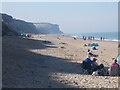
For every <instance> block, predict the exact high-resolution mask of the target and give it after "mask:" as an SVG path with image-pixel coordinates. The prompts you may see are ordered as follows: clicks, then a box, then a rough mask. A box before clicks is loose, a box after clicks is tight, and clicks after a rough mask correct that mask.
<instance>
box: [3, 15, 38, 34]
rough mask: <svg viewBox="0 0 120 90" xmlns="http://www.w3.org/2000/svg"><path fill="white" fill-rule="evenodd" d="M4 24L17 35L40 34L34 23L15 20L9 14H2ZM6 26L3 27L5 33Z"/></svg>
mask: <svg viewBox="0 0 120 90" xmlns="http://www.w3.org/2000/svg"><path fill="white" fill-rule="evenodd" d="M2 22H3V23H4V24H6V26H7V28H9V29H11V30H13V31H15V32H17V33H38V31H37V30H36V27H35V26H34V25H33V24H32V23H29V22H25V21H22V20H17V19H14V18H13V17H12V16H10V15H7V14H2ZM4 26H5V25H3V32H4V29H6V28H4ZM5 31H6V30H5ZM7 31H8V30H7Z"/></svg>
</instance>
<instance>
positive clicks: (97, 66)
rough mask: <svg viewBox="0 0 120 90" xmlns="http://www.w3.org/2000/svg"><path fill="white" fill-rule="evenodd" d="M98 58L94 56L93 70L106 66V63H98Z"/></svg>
mask: <svg viewBox="0 0 120 90" xmlns="http://www.w3.org/2000/svg"><path fill="white" fill-rule="evenodd" d="M96 60H97V59H96V58H93V63H92V68H93V71H97V70H100V69H102V68H104V65H103V64H100V65H98V64H97V62H96Z"/></svg>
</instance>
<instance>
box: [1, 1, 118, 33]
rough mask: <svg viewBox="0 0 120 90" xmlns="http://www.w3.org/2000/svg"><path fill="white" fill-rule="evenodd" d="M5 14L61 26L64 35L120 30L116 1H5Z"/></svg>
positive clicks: (3, 5)
mask: <svg viewBox="0 0 120 90" xmlns="http://www.w3.org/2000/svg"><path fill="white" fill-rule="evenodd" d="M2 12H3V13H7V14H9V15H12V16H13V17H14V18H17V19H21V20H25V21H30V22H49V23H53V24H59V26H60V29H61V31H63V32H64V33H79V32H114V31H118V3H117V2H16V3H15V2H9V3H8V2H4V3H2Z"/></svg>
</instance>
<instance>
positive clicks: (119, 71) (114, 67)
mask: <svg viewBox="0 0 120 90" xmlns="http://www.w3.org/2000/svg"><path fill="white" fill-rule="evenodd" d="M114 59H115V58H114ZM109 75H110V76H120V67H119V64H118V63H117V60H116V59H115V60H114V62H113V63H112V64H111V66H110V70H109Z"/></svg>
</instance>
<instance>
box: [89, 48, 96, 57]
mask: <svg viewBox="0 0 120 90" xmlns="http://www.w3.org/2000/svg"><path fill="white" fill-rule="evenodd" d="M88 56H89V57H98V55H95V54H93V53H92V52H91V51H90V49H88Z"/></svg>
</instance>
